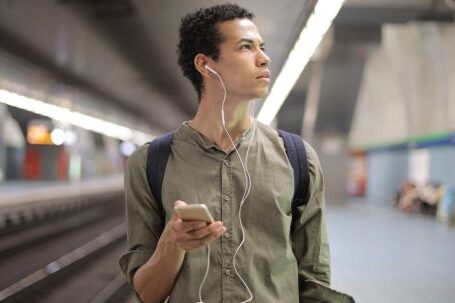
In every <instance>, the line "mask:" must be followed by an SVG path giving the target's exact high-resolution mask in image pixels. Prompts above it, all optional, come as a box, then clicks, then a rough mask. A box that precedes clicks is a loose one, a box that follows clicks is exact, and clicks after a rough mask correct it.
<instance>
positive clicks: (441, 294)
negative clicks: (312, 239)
mask: <svg viewBox="0 0 455 303" xmlns="http://www.w3.org/2000/svg"><path fill="white" fill-rule="evenodd" d="M327 220H328V230H329V240H330V244H331V256H332V286H333V287H334V288H335V289H339V290H341V291H344V292H347V293H349V294H351V295H352V296H354V298H355V299H356V302H360V303H379V302H380V303H384V302H387V303H394V302H396V303H407V302H412V303H424V302H425V303H449V302H455V228H453V227H452V228H450V227H448V226H446V225H444V224H442V223H439V222H437V221H436V220H435V219H434V218H431V217H427V216H422V215H417V214H404V213H402V212H400V211H398V210H397V209H396V208H394V207H393V206H391V205H390V204H389V203H379V202H371V201H370V202H367V201H365V200H361V199H356V200H352V201H349V202H348V203H346V204H340V205H331V204H329V205H328V207H327Z"/></svg>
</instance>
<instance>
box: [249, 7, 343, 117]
mask: <svg viewBox="0 0 455 303" xmlns="http://www.w3.org/2000/svg"><path fill="white" fill-rule="evenodd" d="M343 2H344V0H319V1H318V2H317V4H316V6H315V8H314V11H313V13H312V14H311V16H310V18H309V19H308V22H307V24H306V25H305V27H304V28H303V30H302V32H301V33H300V35H299V38H298V39H297V42H296V43H295V45H294V48H293V49H292V50H291V52H290V53H289V56H288V58H287V60H286V62H285V63H284V65H283V68H282V69H281V72H280V74H279V75H278V77H277V78H276V80H275V83H274V85H273V87H272V89H271V91H270V94H269V96H268V97H267V99H265V101H264V104H263V105H262V107H261V110H260V111H259V113H258V116H257V120H258V121H260V122H262V123H265V124H270V123H271V122H272V121H273V119H274V118H275V116H276V114H277V113H278V111H279V110H280V108H281V106H282V105H283V103H284V101H285V100H286V98H287V96H288V95H289V92H290V91H291V89H292V87H294V85H295V83H296V82H297V80H298V79H299V77H300V74H301V73H302V72H303V70H304V68H305V66H306V65H307V63H308V61H310V59H311V57H312V56H313V54H314V52H315V51H316V49H317V47H318V46H319V44H320V43H321V41H322V38H323V36H324V35H325V33H326V32H327V30H328V29H329V27H330V25H331V24H332V22H333V19H335V17H336V15H337V14H338V12H339V11H340V9H341V7H342V5H343Z"/></svg>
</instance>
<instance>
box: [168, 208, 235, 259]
mask: <svg viewBox="0 0 455 303" xmlns="http://www.w3.org/2000/svg"><path fill="white" fill-rule="evenodd" d="M179 205H186V203H185V202H183V201H176V202H175V204H174V207H175V206H179ZM225 232H226V227H224V226H223V222H221V221H215V222H212V223H207V222H204V221H183V220H182V219H181V218H180V217H179V216H178V215H177V214H176V213H175V212H174V213H173V214H172V217H171V219H170V221H169V222H168V224H167V225H166V228H165V233H166V236H167V237H169V240H171V241H172V242H174V243H175V245H176V246H177V247H178V248H180V249H182V250H184V251H187V252H188V251H192V250H195V249H198V248H200V247H202V246H205V245H207V244H208V243H209V242H211V241H213V240H215V239H217V238H219V237H220V236H221V235H222V234H224V233H225Z"/></svg>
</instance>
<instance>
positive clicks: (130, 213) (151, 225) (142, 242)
mask: <svg viewBox="0 0 455 303" xmlns="http://www.w3.org/2000/svg"><path fill="white" fill-rule="evenodd" d="M147 152H148V148H147V145H144V146H142V147H141V148H139V149H138V150H137V151H136V152H135V153H133V154H132V155H131V156H130V158H129V159H128V160H127V163H126V167H125V180H124V181H125V207H126V227H127V251H126V253H125V254H123V255H122V256H121V257H120V260H119V265H120V268H121V270H122V272H123V274H124V275H125V276H126V278H127V280H128V282H129V283H130V285H131V287H132V289H133V291H134V287H133V277H134V273H135V272H136V270H137V269H138V268H139V267H141V266H142V265H143V264H145V263H146V262H147V261H148V259H149V258H150V257H151V256H152V255H153V253H154V251H155V248H156V246H157V244H158V240H159V238H160V236H161V233H162V231H163V229H164V218H163V217H162V214H161V211H160V208H159V207H158V205H157V202H156V200H155V199H154V197H153V196H152V194H151V191H150V187H149V184H148V181H147V172H146V166H147ZM134 293H135V295H136V299H137V300H138V301H139V297H138V296H137V294H136V292H135V291H134Z"/></svg>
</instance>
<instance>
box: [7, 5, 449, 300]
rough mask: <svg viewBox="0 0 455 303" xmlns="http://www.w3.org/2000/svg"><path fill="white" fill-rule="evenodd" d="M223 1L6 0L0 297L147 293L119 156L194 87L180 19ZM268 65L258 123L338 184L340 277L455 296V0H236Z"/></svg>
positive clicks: (390, 293) (342, 281)
mask: <svg viewBox="0 0 455 303" xmlns="http://www.w3.org/2000/svg"><path fill="white" fill-rule="evenodd" d="M221 3H224V1H203V0H186V1H177V0H169V1H164V0H159V1H158V0H36V1H32V0H0V302H64V301H66V302H133V299H132V297H131V292H130V290H129V288H128V286H127V285H126V284H125V280H124V278H123V277H122V276H121V275H120V272H119V269H118V266H117V259H118V257H119V255H120V254H121V253H122V252H123V251H124V250H125V227H124V222H123V216H124V214H123V207H124V206H123V175H122V174H123V169H124V163H125V160H126V159H127V158H128V156H129V155H131V153H133V152H134V151H135V150H136V149H137V148H138V147H139V146H141V145H142V144H144V143H146V142H148V141H150V140H152V139H153V138H154V137H156V136H159V135H161V134H163V133H165V132H168V131H171V130H173V129H176V128H178V127H179V126H180V125H181V123H182V122H183V121H185V120H189V119H191V118H192V116H193V115H194V114H195V112H196V109H197V102H196V100H197V96H196V94H195V92H194V90H193V88H192V86H191V84H190V82H189V81H188V80H186V78H184V77H183V76H182V74H181V72H180V69H179V66H178V65H177V55H176V46H177V40H178V27H179V23H180V18H181V17H183V16H184V15H185V14H186V13H188V12H191V11H193V10H195V9H197V8H200V7H205V6H210V5H213V4H221ZM236 3H238V4H239V5H241V6H243V7H245V8H247V9H249V10H251V11H252V12H254V14H255V15H256V17H255V19H254V22H255V23H256V25H257V26H258V28H259V31H260V33H261V35H262V37H263V39H264V40H265V42H266V52H267V54H268V55H269V56H270V57H271V59H272V63H271V65H270V70H271V72H272V85H271V86H272V91H271V94H270V96H269V97H268V98H267V99H266V100H265V101H258V102H256V103H255V106H254V109H255V114H256V115H257V118H258V120H259V121H261V122H263V123H267V124H270V125H272V126H274V127H277V128H281V129H284V130H287V131H291V132H294V133H297V134H301V135H302V136H303V138H305V139H306V140H307V141H308V142H310V143H311V144H312V145H313V146H314V147H315V149H316V151H317V152H318V155H319V158H320V161H321V163H322V167H323V170H324V175H325V181H326V205H327V224H328V229H329V239H330V243H331V254H332V286H333V287H334V288H335V289H338V290H341V291H343V292H347V293H349V294H351V295H352V296H354V298H355V299H356V300H357V301H358V302H432V303H434V302H455V279H454V277H453V275H454V271H453V265H450V264H453V259H454V256H455V229H454V228H453V225H454V224H455V23H454V18H455V1H454V0H346V1H342V0H331V1H326V0H282V1H273V0H262V1H259V0H258V1H246V0H241V1H237V2H236Z"/></svg>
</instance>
